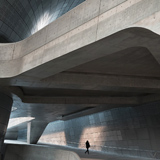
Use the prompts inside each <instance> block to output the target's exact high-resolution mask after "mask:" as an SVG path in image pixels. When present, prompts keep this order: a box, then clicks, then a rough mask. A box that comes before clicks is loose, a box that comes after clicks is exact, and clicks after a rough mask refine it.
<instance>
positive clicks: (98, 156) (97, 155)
mask: <svg viewBox="0 0 160 160" xmlns="http://www.w3.org/2000/svg"><path fill="white" fill-rule="evenodd" d="M5 143H10V144H11V143H12V144H27V143H26V142H20V141H8V140H7V141H5ZM39 145H46V146H50V147H53V148H56V149H62V150H69V151H73V152H75V153H77V154H78V155H79V156H80V158H81V160H147V159H146V158H145V159H142V158H132V157H122V156H116V155H110V154H105V153H102V152H97V151H93V150H90V154H89V155H88V154H85V149H78V148H74V147H66V146H58V145H50V144H41V143H40V144H39ZM148 160H149V159H148ZM150 160H151V159H150Z"/></svg>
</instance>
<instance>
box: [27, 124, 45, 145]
mask: <svg viewBox="0 0 160 160" xmlns="http://www.w3.org/2000/svg"><path fill="white" fill-rule="evenodd" d="M47 124H48V123H47V122H42V121H32V122H28V124H27V143H29V144H36V143H37V142H38V140H39V138H40V137H41V135H42V133H43V131H44V129H45V128H46V126H47Z"/></svg>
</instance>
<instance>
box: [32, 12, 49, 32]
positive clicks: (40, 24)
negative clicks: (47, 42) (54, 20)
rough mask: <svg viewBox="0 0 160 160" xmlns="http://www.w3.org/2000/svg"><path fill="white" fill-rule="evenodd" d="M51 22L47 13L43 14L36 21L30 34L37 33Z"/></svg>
mask: <svg viewBox="0 0 160 160" xmlns="http://www.w3.org/2000/svg"><path fill="white" fill-rule="evenodd" d="M50 22H51V15H50V14H49V12H45V13H44V14H43V15H42V16H41V17H40V18H39V19H38V21H37V24H35V26H34V29H33V30H32V34H33V33H35V32H37V31H39V30H40V29H42V28H44V27H45V26H46V25H48V24H49V23H50Z"/></svg>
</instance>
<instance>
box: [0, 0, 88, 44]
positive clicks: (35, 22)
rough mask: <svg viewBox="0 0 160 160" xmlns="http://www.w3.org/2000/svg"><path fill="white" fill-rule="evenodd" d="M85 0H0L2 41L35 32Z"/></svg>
mask: <svg viewBox="0 0 160 160" xmlns="http://www.w3.org/2000/svg"><path fill="white" fill-rule="evenodd" d="M84 1H85V0H23V1H22V0H0V11H1V12H0V43H5V42H17V41H20V40H23V39H25V38H26V37H28V36H30V35H32V34H34V33H35V32H37V31H38V30H40V29H41V28H43V27H44V26H46V25H47V24H49V23H51V22H52V21H54V20H55V19H57V18H58V17H60V16H62V15H63V14H65V13H66V12H68V11H69V10H71V9H72V8H74V7H75V6H77V5H79V4H80V3H82V2H84Z"/></svg>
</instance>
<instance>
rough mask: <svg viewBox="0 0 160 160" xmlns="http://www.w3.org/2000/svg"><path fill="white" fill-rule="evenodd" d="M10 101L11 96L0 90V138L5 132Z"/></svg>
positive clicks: (10, 105)
mask: <svg viewBox="0 0 160 160" xmlns="http://www.w3.org/2000/svg"><path fill="white" fill-rule="evenodd" d="M12 103H13V100H12V98H11V97H9V96H8V95H6V94H3V93H1V92H0V139H3V137H4V135H5V133H6V129H7V125H8V120H9V116H10V112H11V107H12Z"/></svg>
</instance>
